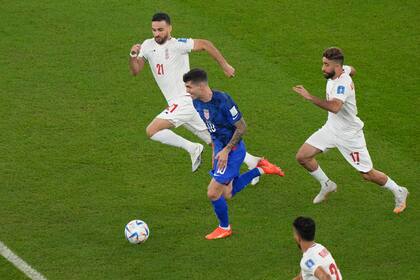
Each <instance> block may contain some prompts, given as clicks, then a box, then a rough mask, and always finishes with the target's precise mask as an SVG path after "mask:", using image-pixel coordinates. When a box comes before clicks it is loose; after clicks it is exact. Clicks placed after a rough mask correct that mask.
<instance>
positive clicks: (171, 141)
mask: <svg viewBox="0 0 420 280" xmlns="http://www.w3.org/2000/svg"><path fill="white" fill-rule="evenodd" d="M150 139H152V140H155V141H159V142H161V143H163V144H166V145H171V146H174V147H178V148H183V149H184V150H186V151H187V152H188V153H190V154H191V153H193V152H194V150H195V148H196V146H197V144H195V143H193V142H191V141H188V140H187V139H185V138H183V137H181V136H179V135H177V134H175V133H174V132H173V131H172V130H170V129H162V130H159V131H158V132H156V133H155V134H153V136H152V137H150Z"/></svg>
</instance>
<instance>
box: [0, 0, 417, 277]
mask: <svg viewBox="0 0 420 280" xmlns="http://www.w3.org/2000/svg"><path fill="white" fill-rule="evenodd" d="M157 11H166V12H167V13H169V14H170V15H171V17H172V21H173V36H175V37H192V38H205V39H208V40H211V41H212V42H213V43H214V44H215V45H216V46H217V47H218V48H219V49H220V50H221V51H222V53H223V54H224V55H225V57H226V58H227V59H228V60H229V62H230V63H231V64H232V65H233V66H234V67H235V68H236V71H237V73H236V76H235V78H233V79H227V78H225V77H224V75H223V73H222V71H221V70H220V68H219V67H218V66H217V64H216V63H215V62H214V61H213V60H212V59H211V58H210V57H209V56H208V55H207V54H205V53H193V54H192V55H191V56H190V58H191V66H195V67H198V66H199V67H202V68H205V69H207V70H208V72H209V76H210V83H211V85H212V86H213V87H214V88H218V89H222V90H225V91H227V92H229V93H230V94H231V95H232V96H233V98H234V99H235V100H236V102H237V103H238V104H239V107H240V108H241V110H242V112H243V114H244V118H245V120H246V122H247V124H248V134H247V135H246V137H245V142H246V144H247V148H248V150H249V151H250V152H251V153H254V154H257V155H264V156H266V157H268V158H269V159H270V160H271V161H273V162H275V163H278V164H279V165H280V166H282V167H283V168H284V170H285V172H286V177H285V178H274V177H264V178H263V179H262V180H261V182H260V184H259V185H258V186H257V187H248V188H247V189H246V190H245V191H243V192H242V193H241V194H240V195H238V196H237V197H235V199H234V200H233V201H231V202H230V204H229V206H230V218H231V222H232V224H233V227H234V231H235V232H236V234H235V235H233V236H232V237H231V238H229V239H226V240H219V241H215V242H209V241H206V240H204V235H205V234H207V233H208V232H209V231H211V230H212V229H213V228H214V227H215V226H216V224H217V221H216V218H215V217H214V214H213V212H212V208H211V204H210V203H209V202H208V200H207V197H206V187H207V183H208V182H209V179H210V178H209V176H208V174H207V172H208V170H209V168H210V149H208V148H207V149H206V150H205V153H204V159H205V160H204V164H203V166H202V167H201V168H200V169H199V171H198V172H197V173H195V174H191V172H190V160H189V156H188V154H186V153H185V152H184V151H182V150H180V149H175V148H172V147H168V146H164V145H162V144H159V143H156V142H153V141H151V140H148V139H147V137H146V135H145V127H146V126H147V124H148V123H149V122H150V121H151V120H152V119H153V118H154V117H155V116H156V115H157V114H158V113H159V112H160V111H161V110H162V109H163V108H164V107H165V101H164V99H163V97H162V95H161V93H160V91H159V89H158V88H157V86H156V84H155V82H154V80H153V78H152V75H151V73H150V70H149V69H148V68H146V69H145V71H144V72H143V73H142V74H141V75H140V76H139V77H132V76H131V75H130V72H129V69H128V53H129V50H130V47H131V45H132V44H134V43H136V42H138V41H142V40H144V39H145V38H149V37H151V28H150V20H151V16H152V15H153V13H155V12H157ZM0 18H1V21H0V37H1V39H0V51H1V53H0V129H1V137H0V155H1V160H0V240H1V241H3V242H4V243H5V244H7V246H9V247H10V249H12V250H13V251H14V252H16V253H17V254H18V255H19V256H20V257H22V258H23V259H24V260H25V261H27V262H28V263H29V264H31V265H32V266H33V267H34V268H35V269H37V270H38V271H39V272H41V273H42V274H44V275H45V276H46V277H47V278H48V279H225V278H226V279H227V278H228V279H291V278H293V277H294V276H295V275H296V274H297V273H298V272H299V261H300V257H301V253H300V252H299V251H298V249H297V247H296V245H295V243H294V241H293V239H292V229H291V222H292V221H293V219H294V218H295V217H296V216H298V215H308V216H311V217H313V218H314V219H315V220H316V222H317V225H318V227H317V241H318V242H320V243H322V244H324V245H325V246H326V247H327V248H329V249H330V251H331V252H332V254H333V256H334V257H335V259H336V261H337V263H338V265H339V267H340V269H341V272H342V274H343V277H344V279H362V280H365V279H366V280H372V279H373V280H375V279H378V280H379V279H419V273H420V269H419V268H418V264H419V263H420V254H419V244H420V227H419V218H420V211H419V202H420V199H419V198H418V197H419V195H420V191H419V181H420V176H419V171H420V170H419V166H420V147H419V141H418V139H419V136H420V128H419V123H420V114H419V107H420V98H419V90H418V88H419V85H420V80H419V76H420V67H419V61H420V35H419V34H420V31H419V26H420V17H419V7H418V1H415V0H407V1H391V0H386V1H360V0H356V1H330V0H327V1H284V0H283V1H248V0H245V1H244V0H242V1H239V0H234V1H233V0H232V1H222V0H213V1H210V2H206V1H193V0H188V1H123V0H120V1H116V0H111V1H75V0H74V1H73V0H69V1H46V0H39V1H30V0H29V1H3V2H2V4H1V9H0ZM329 46H339V47H341V48H342V49H343V50H344V53H345V57H346V63H347V64H350V65H353V66H354V67H355V68H356V69H357V71H358V72H357V75H356V77H355V78H354V81H355V85H356V93H357V98H358V108H359V116H360V117H361V118H362V120H363V121H364V122H365V136H366V139H367V142H368V147H369V150H370V153H371V156H372V159H373V162H374V165H375V167H376V168H378V169H380V170H383V171H385V172H386V173H388V174H389V175H390V176H391V177H392V178H393V179H395V180H396V181H397V182H398V183H400V184H401V185H404V186H407V187H408V188H409V190H410V192H411V194H410V197H409V200H408V208H407V210H406V211H405V212H404V213H403V214H402V215H400V216H397V215H394V214H393V213H392V209H393V206H394V202H393V196H392V194H391V193H390V192H389V191H385V190H382V189H380V188H378V187H377V186H375V185H373V184H370V183H367V182H364V181H363V180H362V178H361V177H360V176H359V175H358V174H357V172H356V171H355V170H353V169H352V168H351V167H350V166H349V165H348V164H347V163H346V162H345V160H344V159H343V158H342V157H341V155H340V154H339V153H338V152H337V151H334V150H333V151H331V152H329V153H327V154H325V155H321V156H320V157H319V161H320V163H321V165H322V167H323V169H324V170H325V172H326V173H327V174H328V175H329V176H330V177H331V178H333V179H334V180H335V181H336V182H337V184H338V186H339V191H338V193H337V194H333V195H332V197H331V198H330V200H329V201H327V203H324V204H321V205H313V204H312V199H313V197H314V196H315V195H316V193H317V192H318V184H317V183H316V181H314V180H313V178H311V176H309V175H308V174H307V173H306V172H305V171H304V169H303V168H301V167H300V166H299V165H298V164H297V162H296V161H295V158H294V157H295V153H296V151H297V149H298V148H299V146H300V145H301V144H302V143H303V142H304V141H305V139H306V138H307V137H308V136H309V135H310V134H311V133H312V132H314V131H315V130H316V129H317V128H319V127H320V126H321V125H322V124H323V123H324V121H325V118H326V113H325V112H324V111H322V110H320V109H318V108H316V107H315V106H313V105H311V104H309V103H307V102H304V101H303V100H302V99H301V98H299V97H298V96H297V95H296V94H295V93H293V92H292V91H291V87H292V86H294V85H296V84H303V85H305V87H306V88H307V89H309V90H310V91H311V92H312V93H314V94H316V95H318V96H324V92H325V79H324V78H323V76H322V73H321V70H320V69H321V54H322V51H323V49H324V48H326V47H329ZM147 67H148V66H147ZM177 131H178V132H179V133H180V134H182V135H184V136H185V137H187V138H189V139H192V140H195V141H197V140H196V138H195V137H194V136H193V135H192V134H190V133H189V132H187V131H185V130H183V129H178V130H177ZM135 218H141V219H144V220H145V221H146V222H147V223H148V225H149V227H150V230H151V236H150V238H149V240H148V241H147V242H146V243H145V244H143V245H140V246H133V245H131V244H129V243H128V242H127V241H126V240H125V239H124V235H123V233H124V225H125V224H126V223H127V222H128V221H130V220H131V219H135ZM0 279H25V277H24V275H23V274H21V273H20V272H19V271H18V270H16V269H15V268H14V267H13V266H12V265H11V264H10V263H8V262H7V261H6V260H5V259H3V258H2V257H0Z"/></svg>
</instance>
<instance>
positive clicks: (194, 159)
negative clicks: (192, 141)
mask: <svg viewBox="0 0 420 280" xmlns="http://www.w3.org/2000/svg"><path fill="white" fill-rule="evenodd" d="M203 149H204V147H203V145H201V144H199V143H197V147H196V148H195V149H194V152H192V153H191V154H190V156H191V163H192V172H195V171H197V169H198V167H199V166H200V164H201V153H202V152H203Z"/></svg>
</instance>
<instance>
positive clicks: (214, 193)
mask: <svg viewBox="0 0 420 280" xmlns="http://www.w3.org/2000/svg"><path fill="white" fill-rule="evenodd" d="M225 188H226V185H225V184H221V183H220V182H218V181H216V180H215V179H214V178H213V179H211V181H210V184H209V186H208V188H207V197H208V198H209V199H211V200H217V199H219V198H220V196H222V195H223V193H224V191H225Z"/></svg>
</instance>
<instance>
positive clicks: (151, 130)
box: [146, 116, 174, 137]
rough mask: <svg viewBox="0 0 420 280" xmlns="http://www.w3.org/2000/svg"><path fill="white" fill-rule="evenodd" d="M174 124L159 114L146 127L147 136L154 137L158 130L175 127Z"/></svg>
mask: <svg viewBox="0 0 420 280" xmlns="http://www.w3.org/2000/svg"><path fill="white" fill-rule="evenodd" d="M173 127H174V125H173V124H172V123H171V122H170V121H169V120H166V119H161V118H159V116H157V117H156V118H154V119H153V120H152V121H151V122H150V124H149V125H148V126H147V128H146V133H147V136H149V137H152V136H153V135H154V134H155V133H156V132H158V131H160V130H163V129H170V128H173Z"/></svg>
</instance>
